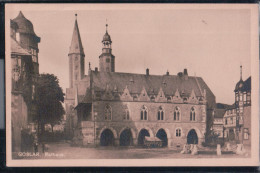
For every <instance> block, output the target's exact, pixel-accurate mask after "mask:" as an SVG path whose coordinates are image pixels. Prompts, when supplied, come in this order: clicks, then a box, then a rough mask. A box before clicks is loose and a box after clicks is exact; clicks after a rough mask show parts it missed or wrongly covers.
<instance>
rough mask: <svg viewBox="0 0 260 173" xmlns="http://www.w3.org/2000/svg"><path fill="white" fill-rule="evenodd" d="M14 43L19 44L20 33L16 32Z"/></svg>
mask: <svg viewBox="0 0 260 173" xmlns="http://www.w3.org/2000/svg"><path fill="white" fill-rule="evenodd" d="M15 37H16V41H17V42H18V43H19V42H20V33H19V32H16V36H15Z"/></svg>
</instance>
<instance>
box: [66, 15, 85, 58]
mask: <svg viewBox="0 0 260 173" xmlns="http://www.w3.org/2000/svg"><path fill="white" fill-rule="evenodd" d="M72 53H78V54H83V55H85V54H84V49H83V46H82V42H81V38H80V33H79V27H78V22H77V19H76V20H75V25H74V29H73V35H72V40H71V44H70V51H69V54H72Z"/></svg>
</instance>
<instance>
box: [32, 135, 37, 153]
mask: <svg viewBox="0 0 260 173" xmlns="http://www.w3.org/2000/svg"><path fill="white" fill-rule="evenodd" d="M33 146H34V153H35V154H36V153H38V138H37V136H36V135H35V136H34V141H33Z"/></svg>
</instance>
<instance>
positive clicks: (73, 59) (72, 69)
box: [68, 14, 85, 88]
mask: <svg viewBox="0 0 260 173" xmlns="http://www.w3.org/2000/svg"><path fill="white" fill-rule="evenodd" d="M75 17H76V19H75V25H74V29H73V35H72V40H71V45H70V51H69V54H68V56H69V82H70V88H73V87H74V85H75V84H76V83H77V82H78V81H80V80H81V79H82V78H83V77H84V75H85V62H84V61H85V54H84V49H83V46H82V42H81V38H80V33H79V27H78V22H77V14H75Z"/></svg>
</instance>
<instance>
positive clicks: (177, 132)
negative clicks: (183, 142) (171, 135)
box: [175, 127, 182, 138]
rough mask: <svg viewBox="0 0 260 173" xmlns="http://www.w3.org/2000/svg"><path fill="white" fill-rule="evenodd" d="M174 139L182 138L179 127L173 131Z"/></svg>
mask: <svg viewBox="0 0 260 173" xmlns="http://www.w3.org/2000/svg"><path fill="white" fill-rule="evenodd" d="M175 137H177V138H180V137H182V129H181V128H180V127H178V128H176V129H175Z"/></svg>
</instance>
